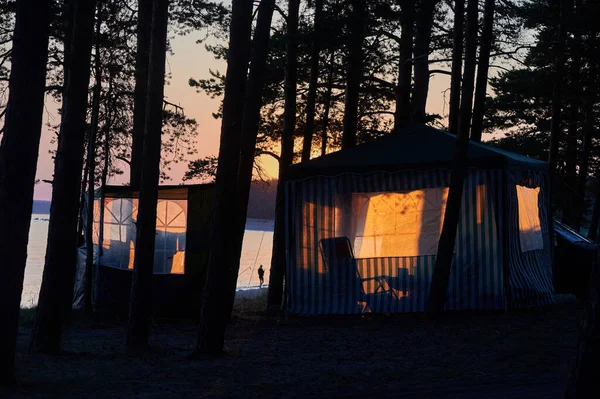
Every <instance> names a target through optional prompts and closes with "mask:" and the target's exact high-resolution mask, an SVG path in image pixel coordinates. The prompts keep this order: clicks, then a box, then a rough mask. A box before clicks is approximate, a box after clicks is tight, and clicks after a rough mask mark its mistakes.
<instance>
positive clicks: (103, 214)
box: [73, 184, 214, 317]
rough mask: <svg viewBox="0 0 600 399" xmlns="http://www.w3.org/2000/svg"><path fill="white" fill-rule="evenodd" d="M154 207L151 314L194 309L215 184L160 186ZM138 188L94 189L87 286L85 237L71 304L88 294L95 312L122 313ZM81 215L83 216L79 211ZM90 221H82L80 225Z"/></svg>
mask: <svg viewBox="0 0 600 399" xmlns="http://www.w3.org/2000/svg"><path fill="white" fill-rule="evenodd" d="M158 198H159V199H158V204H157V208H156V213H157V214H156V240H155V249H154V265H153V268H154V275H153V287H152V289H153V291H152V292H153V314H154V315H155V316H161V317H180V316H191V315H197V314H198V311H199V306H200V300H201V292H202V288H203V281H204V276H205V273H206V267H207V264H208V238H209V228H210V223H209V222H210V218H211V215H212V210H213V201H214V185H212V184H206V185H189V186H161V187H160V188H159V194H158ZM138 203H139V193H138V192H135V191H132V190H131V189H130V188H129V187H125V186H107V187H104V188H103V189H99V190H97V191H96V193H95V201H94V224H93V226H91V229H92V237H93V246H94V262H93V270H92V284H91V292H86V288H85V287H86V284H85V276H86V273H85V270H86V256H87V249H86V248H87V243H84V245H83V246H82V247H81V248H80V249H79V256H78V267H77V277H76V283H75V292H74V303H73V306H74V308H81V307H83V305H84V301H85V295H91V299H92V306H93V309H94V311H95V312H97V313H102V314H109V315H117V316H124V315H126V314H127V311H128V306H129V296H130V291H131V281H132V275H133V264H134V259H135V244H136V220H137V211H138ZM83 219H84V220H86V219H87V218H86V217H85V215H84V218H83ZM88 228H90V226H87V224H85V223H84V229H88Z"/></svg>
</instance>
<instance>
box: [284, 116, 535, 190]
mask: <svg viewBox="0 0 600 399" xmlns="http://www.w3.org/2000/svg"><path fill="white" fill-rule="evenodd" d="M455 153H456V136H454V135H453V134H450V133H448V132H445V131H443V130H439V129H436V128H433V127H430V126H426V125H422V124H412V125H409V126H407V127H406V128H403V129H401V130H400V131H399V132H398V133H397V134H388V135H386V136H383V137H381V138H378V139H375V140H371V141H368V142H366V143H364V144H360V145H358V146H355V147H352V148H348V149H345V150H340V151H337V152H333V153H331V154H327V155H325V156H322V157H319V158H315V159H312V160H310V161H308V162H302V163H299V164H296V165H292V166H290V168H289V169H288V176H287V179H288V180H294V179H301V178H306V177H312V176H320V175H324V176H331V175H337V174H342V173H365V172H375V171H397V170H402V169H432V168H450V167H452V163H453V161H454V155H455ZM468 157H469V166H471V167H479V168H485V169H498V168H505V167H517V168H525V169H537V170H543V171H546V170H547V163H546V162H542V161H538V160H534V159H531V158H527V157H524V156H522V155H518V154H515V153H512V152H508V151H503V150H500V149H498V148H495V147H492V146H489V145H485V144H481V143H476V142H470V143H469V154H468Z"/></svg>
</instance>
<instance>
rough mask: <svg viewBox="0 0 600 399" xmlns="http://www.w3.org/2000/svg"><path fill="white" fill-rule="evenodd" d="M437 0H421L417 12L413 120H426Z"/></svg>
mask: <svg viewBox="0 0 600 399" xmlns="http://www.w3.org/2000/svg"><path fill="white" fill-rule="evenodd" d="M437 3H438V0H421V3H420V4H421V5H420V9H419V13H418V14H417V15H418V17H417V30H416V34H415V62H414V64H415V87H414V90H413V97H412V112H413V116H412V119H413V121H415V122H419V123H425V122H426V121H427V113H426V108H427V95H428V94H429V53H430V51H431V49H430V48H429V47H430V45H431V30H432V27H433V17H434V14H435V8H436V5H437Z"/></svg>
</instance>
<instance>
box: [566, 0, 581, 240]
mask: <svg viewBox="0 0 600 399" xmlns="http://www.w3.org/2000/svg"><path fill="white" fill-rule="evenodd" d="M574 6H575V10H574V12H573V20H572V24H571V25H572V28H571V30H572V31H573V46H572V58H573V60H572V70H571V71H570V73H569V75H570V77H571V82H570V85H569V88H570V92H571V101H570V107H569V113H568V123H567V130H568V131H567V145H566V156H565V172H566V178H565V183H566V186H565V187H564V189H563V190H561V191H562V192H563V193H564V200H565V203H564V204H563V210H564V212H563V222H564V223H566V224H568V225H569V226H571V227H573V228H574V229H576V230H578V227H577V224H578V223H577V219H578V217H577V213H578V212H577V210H578V208H579V200H580V198H579V197H578V196H577V139H578V138H579V118H580V110H581V101H580V97H581V94H582V93H581V64H582V61H581V56H582V51H583V44H582V38H581V35H582V32H581V26H580V24H581V23H582V22H581V16H582V15H581V7H582V0H575V1H574Z"/></svg>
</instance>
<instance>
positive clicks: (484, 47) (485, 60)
mask: <svg viewBox="0 0 600 399" xmlns="http://www.w3.org/2000/svg"><path fill="white" fill-rule="evenodd" d="M495 3H496V1H495V0H486V1H485V8H484V11H483V31H482V33H481V46H480V49H479V62H478V64H477V86H476V88H475V100H474V101H475V103H474V105H473V125H472V126H471V140H473V141H477V142H480V141H481V135H482V133H483V116H484V114H485V104H486V96H487V83H488V71H489V68H490V51H491V50H492V44H493V43H492V42H493V40H494V36H493V29H494V8H495V6H496V4H495Z"/></svg>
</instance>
